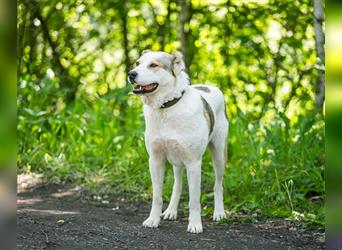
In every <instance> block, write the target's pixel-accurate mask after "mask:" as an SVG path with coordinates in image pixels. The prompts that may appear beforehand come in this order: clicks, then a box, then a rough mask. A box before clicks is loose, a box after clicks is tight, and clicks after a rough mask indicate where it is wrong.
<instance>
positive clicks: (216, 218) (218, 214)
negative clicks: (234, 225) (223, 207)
mask: <svg viewBox="0 0 342 250" xmlns="http://www.w3.org/2000/svg"><path fill="white" fill-rule="evenodd" d="M224 219H227V216H226V213H225V212H224V211H220V212H214V215H213V221H220V220H224Z"/></svg>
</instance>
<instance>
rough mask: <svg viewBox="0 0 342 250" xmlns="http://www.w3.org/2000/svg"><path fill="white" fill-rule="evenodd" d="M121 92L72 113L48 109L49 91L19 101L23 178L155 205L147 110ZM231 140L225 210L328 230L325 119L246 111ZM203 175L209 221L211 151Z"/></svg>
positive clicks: (168, 182)
mask: <svg viewBox="0 0 342 250" xmlns="http://www.w3.org/2000/svg"><path fill="white" fill-rule="evenodd" d="M120 91H121V92H120ZM120 91H113V93H112V94H111V95H107V96H106V98H101V99H96V101H94V102H89V101H86V98H82V97H78V98H77V99H76V101H75V102H74V103H73V104H72V105H70V106H68V107H65V106H63V105H62V106H58V101H57V102H56V103H55V104H54V106H44V105H42V104H43V103H46V102H47V99H48V98H49V96H46V95H44V91H41V92H39V93H37V94H36V95H37V96H35V97H34V99H35V100H36V102H37V103H35V105H33V104H32V102H31V103H26V102H25V100H19V122H18V168H19V172H30V171H32V172H39V173H43V174H44V176H45V177H46V178H47V179H48V180H51V181H54V182H72V183H74V184H79V185H82V186H84V187H88V188H89V187H90V188H92V189H94V190H98V189H99V188H105V189H106V190H107V191H108V190H120V191H121V192H127V193H130V194H136V195H138V197H139V198H144V199H150V198H151V193H152V192H151V183H150V176H149V170H148V165H147V162H148V155H147V152H146V150H145V145H144V138H143V133H144V121H143V115H142V109H141V104H140V102H139V101H134V100H133V101H132V99H133V98H128V99H127V97H125V95H123V94H125V93H123V92H122V91H125V90H120ZM50 92H51V91H50ZM126 99H127V100H126ZM57 100H58V99H57ZM25 103H26V105H25ZM40 107H46V108H44V110H42V109H41V108H40ZM229 133H230V135H229V138H230V139H229V147H228V155H229V157H228V159H229V160H228V161H229V162H228V165H227V169H226V173H225V179H224V186H225V195H224V197H225V206H226V209H227V210H229V211H230V213H231V214H234V213H244V214H246V215H247V218H250V219H253V218H254V217H253V216H255V214H257V215H258V216H260V217H281V218H289V219H291V220H298V221H300V222H301V223H302V225H304V226H308V227H310V228H322V227H323V226H324V220H325V212H324V198H325V196H324V193H325V186H324V120H323V118H322V117H321V116H320V115H319V114H315V113H307V114H306V115H305V116H303V115H302V116H299V117H298V122H297V123H291V122H290V120H288V118H287V117H286V116H285V115H283V114H282V113H278V114H277V115H276V116H275V118H274V119H272V120H271V121H263V120H253V119H252V118H251V117H249V116H248V115H246V114H244V113H243V112H241V111H239V112H237V115H236V116H235V117H231V118H230V131H229ZM168 166H169V167H168V168H167V173H166V179H165V187H164V198H165V201H168V200H169V198H170V195H171V190H172V182H173V177H172V168H171V167H170V165H168ZM202 176H203V177H202V197H201V200H202V204H203V214H204V215H205V216H210V215H211V213H212V204H213V191H212V189H213V184H214V174H213V170H212V163H211V159H210V155H209V153H208V152H206V153H205V155H204V157H203V172H202ZM183 177H184V178H185V175H184V176H183ZM184 183H186V182H184ZM183 190H186V187H184V189H183ZM184 193H187V192H184Z"/></svg>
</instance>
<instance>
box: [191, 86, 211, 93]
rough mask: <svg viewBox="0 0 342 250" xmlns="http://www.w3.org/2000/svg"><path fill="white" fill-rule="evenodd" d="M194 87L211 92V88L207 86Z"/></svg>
mask: <svg viewBox="0 0 342 250" xmlns="http://www.w3.org/2000/svg"><path fill="white" fill-rule="evenodd" d="M194 88H195V89H198V90H201V91H204V92H207V93H210V89H209V88H208V87H206V86H195V87H194Z"/></svg>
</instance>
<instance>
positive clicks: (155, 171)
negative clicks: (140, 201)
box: [143, 156, 165, 227]
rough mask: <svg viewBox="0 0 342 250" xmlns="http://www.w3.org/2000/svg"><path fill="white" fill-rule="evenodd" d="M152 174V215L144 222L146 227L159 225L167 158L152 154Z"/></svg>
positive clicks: (150, 162)
mask: <svg viewBox="0 0 342 250" xmlns="http://www.w3.org/2000/svg"><path fill="white" fill-rule="evenodd" d="M149 164H150V174H151V179H152V187H153V199H152V208H151V212H150V216H149V217H148V218H147V219H146V220H145V221H144V222H143V226H144V227H158V226H159V222H160V216H161V213H162V207H163V198H162V192H163V181H164V172H165V160H163V159H161V158H160V157H155V156H151V157H150V160H149Z"/></svg>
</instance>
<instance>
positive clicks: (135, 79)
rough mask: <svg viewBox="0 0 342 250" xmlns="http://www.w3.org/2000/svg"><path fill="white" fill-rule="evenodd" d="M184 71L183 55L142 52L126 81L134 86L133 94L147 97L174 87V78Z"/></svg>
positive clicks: (178, 53)
mask: <svg viewBox="0 0 342 250" xmlns="http://www.w3.org/2000/svg"><path fill="white" fill-rule="evenodd" d="M184 69H185V65H184V61H183V55H182V53H180V52H176V53H174V54H173V55H171V54H168V53H166V52H161V51H151V50H144V51H143V52H142V55H141V56H140V58H139V59H138V60H137V61H136V67H135V68H134V69H133V70H131V71H130V72H129V73H128V81H129V82H130V83H131V84H134V88H133V93H134V94H137V95H148V94H152V93H155V92H158V91H160V90H162V89H165V88H172V87H174V85H175V82H176V77H177V75H179V74H180V73H181V72H182V71H183V70H184Z"/></svg>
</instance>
